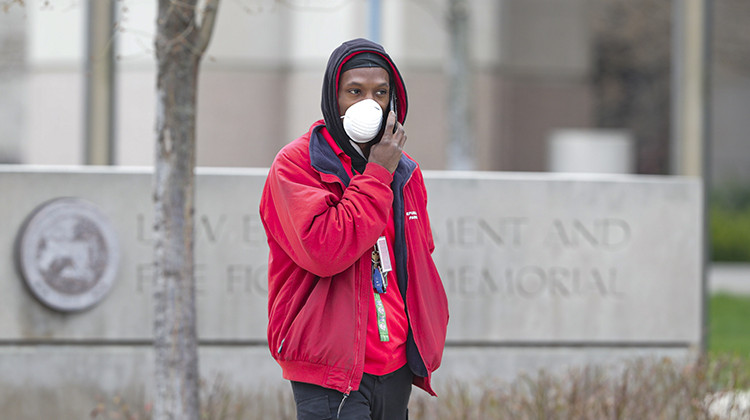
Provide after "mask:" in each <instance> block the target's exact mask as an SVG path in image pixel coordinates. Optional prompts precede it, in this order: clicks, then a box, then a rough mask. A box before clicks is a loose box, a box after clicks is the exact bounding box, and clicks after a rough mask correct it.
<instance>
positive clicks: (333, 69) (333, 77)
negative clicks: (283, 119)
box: [320, 38, 409, 172]
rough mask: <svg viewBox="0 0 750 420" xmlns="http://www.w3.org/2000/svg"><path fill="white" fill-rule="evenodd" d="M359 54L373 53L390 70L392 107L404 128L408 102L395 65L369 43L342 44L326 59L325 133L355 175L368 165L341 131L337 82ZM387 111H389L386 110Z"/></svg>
mask: <svg viewBox="0 0 750 420" xmlns="http://www.w3.org/2000/svg"><path fill="white" fill-rule="evenodd" d="M362 52H373V53H376V54H379V55H381V56H382V57H383V58H385V59H386V61H387V62H388V64H390V66H391V71H390V72H389V73H390V74H391V77H392V80H391V83H392V85H393V86H392V87H391V95H393V96H392V100H391V103H395V104H396V117H397V119H398V121H399V122H400V123H401V124H403V123H404V122H405V121H406V111H407V110H408V107H409V105H408V100H407V96H406V86H405V84H404V79H403V77H401V73H400V72H399V71H398V68H397V67H396V64H394V63H393V60H391V57H390V56H389V55H388V53H386V52H385V49H384V48H383V47H382V46H380V45H379V44H376V43H374V42H372V41H369V40H367V39H363V38H357V39H353V40H351V41H347V42H344V43H343V44H341V45H340V46H339V47H338V48H336V49H335V50H333V52H332V53H331V56H330V57H329V59H328V66H327V67H326V72H325V75H324V77H323V93H322V95H321V101H320V108H321V110H322V111H323V119H324V120H325V123H326V129H327V130H328V132H329V133H330V134H331V136H333V139H334V140H335V141H336V144H338V145H339V147H341V149H342V150H343V151H344V152H346V154H347V155H349V157H351V158H352V162H353V164H354V168H355V169H356V170H357V171H358V172H362V171H364V166H365V165H366V164H367V162H366V161H365V160H364V158H362V156H360V155H359V153H357V152H356V151H355V150H354V147H353V146H352V145H351V143H349V136H348V135H347V134H346V132H345V131H344V124H343V123H342V121H341V114H340V113H339V102H338V81H339V76H340V73H341V66H342V65H343V64H344V63H345V62H346V61H347V60H349V59H350V58H351V57H352V56H354V55H356V54H359V53H362ZM386 111H390V105H389V109H388V110H386Z"/></svg>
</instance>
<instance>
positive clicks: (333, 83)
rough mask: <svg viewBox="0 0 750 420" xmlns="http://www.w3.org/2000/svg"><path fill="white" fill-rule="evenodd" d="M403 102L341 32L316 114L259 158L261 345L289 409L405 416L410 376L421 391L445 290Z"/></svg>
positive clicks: (435, 352) (373, 51) (378, 59)
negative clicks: (264, 257)
mask: <svg viewBox="0 0 750 420" xmlns="http://www.w3.org/2000/svg"><path fill="white" fill-rule="evenodd" d="M407 106H408V102H407V96H406V87H405V85H404V81H403V79H402V77H401V74H400V73H399V71H398V69H397V68H396V65H395V64H394V63H393V61H392V60H391V58H390V57H389V56H388V54H387V53H386V52H385V50H384V49H383V47H381V46H380V45H378V44H375V43H373V42H370V41H367V40H364V39H355V40H351V41H348V42H345V43H344V44H342V45H341V46H340V47H338V48H337V49H336V50H334V51H333V53H332V54H331V57H330V59H329V61H328V66H327V68H326V72H325V77H324V80H323V94H322V101H321V108H322V111H323V118H324V119H323V120H320V121H317V122H315V123H314V124H313V125H312V126H311V127H310V130H309V131H308V132H307V133H306V134H305V135H303V136H302V137H300V138H298V139H297V140H295V141H293V142H292V143H290V144H288V145H287V146H285V147H284V148H283V149H282V150H281V151H280V152H279V154H278V155H277V156H276V158H275V159H274V162H273V164H272V165H271V169H270V172H269V174H268V179H267V180H266V185H265V188H264V190H263V195H262V198H261V203H260V214H261V219H262V220H263V226H264V227H265V230H266V235H267V237H268V245H269V248H270V255H269V264H268V298H269V301H268V343H269V348H270V350H271V353H272V354H273V357H274V358H275V359H276V361H277V362H278V363H279V365H281V368H282V371H283V375H284V378H286V379H288V380H290V381H291V383H292V390H293V392H294V397H295V401H296V403H297V418H298V419H327V418H341V419H388V420H396V419H406V418H407V404H408V402H409V397H410V394H411V385H412V384H415V385H417V386H418V387H420V388H423V389H424V390H426V391H427V392H429V393H430V394H432V395H435V393H434V391H433V390H432V387H431V385H430V376H431V373H432V372H433V371H434V370H435V369H437V368H438V366H439V365H440V361H441V358H442V353H443V347H444V345H445V332H446V327H447V324H448V302H447V299H446V295H445V290H444V288H443V285H442V282H441V280H440V277H439V275H438V272H437V269H436V268H435V265H434V263H433V261H432V257H431V253H432V250H433V248H434V244H433V240H432V232H431V230H430V223H429V218H428V216H427V210H426V203H427V198H426V191H425V186H424V181H423V179H422V173H421V171H420V170H419V166H418V165H417V163H416V162H415V161H414V160H412V159H411V158H410V157H409V156H407V155H406V154H405V153H403V151H402V149H403V146H404V143H405V142H406V133H405V131H404V127H403V123H404V121H405V119H406V111H407Z"/></svg>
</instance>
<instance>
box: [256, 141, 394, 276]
mask: <svg viewBox="0 0 750 420" xmlns="http://www.w3.org/2000/svg"><path fill="white" fill-rule="evenodd" d="M391 180H392V175H391V174H390V172H388V170H386V169H385V168H383V167H382V166H380V165H377V164H372V163H371V164H368V165H367V168H366V169H365V171H364V173H363V174H361V175H357V176H355V177H353V178H352V180H351V182H350V183H349V186H348V187H347V188H346V189H345V190H344V193H343V195H340V194H338V193H336V192H333V191H331V190H330V189H328V188H326V186H325V185H324V184H323V183H322V182H321V180H320V177H319V174H318V173H317V172H315V171H313V170H312V168H310V167H309V165H308V164H307V163H306V162H304V161H303V162H302V163H297V162H296V161H295V159H291V158H290V157H289V156H288V155H286V154H283V153H280V154H279V156H277V158H276V160H275V161H274V163H273V165H272V166H271V170H270V172H269V175H268V179H267V180H266V186H265V188H264V191H263V197H262V200H261V217H262V219H263V223H264V224H265V225H266V231H267V232H268V234H269V235H270V236H272V237H273V240H275V241H276V242H277V243H278V244H279V246H280V247H281V248H282V249H283V250H284V251H285V253H286V254H287V255H288V256H289V257H290V258H291V259H292V260H293V261H294V262H295V264H297V265H298V266H300V267H302V268H303V269H305V270H307V271H309V272H311V273H313V274H315V275H318V276H320V277H328V276H333V275H334V274H337V273H340V272H342V271H344V270H345V269H347V268H348V267H349V266H351V265H352V264H354V263H355V262H356V261H357V260H358V259H359V258H360V257H361V256H362V254H363V253H364V252H366V251H367V250H368V249H369V248H370V247H372V245H373V244H374V243H375V241H376V240H377V238H378V236H379V235H380V234H381V233H382V232H383V229H385V225H386V223H387V221H388V215H389V212H390V209H391V206H392V203H393V192H392V191H391V187H390V183H391Z"/></svg>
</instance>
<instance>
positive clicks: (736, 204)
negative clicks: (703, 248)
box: [709, 186, 750, 262]
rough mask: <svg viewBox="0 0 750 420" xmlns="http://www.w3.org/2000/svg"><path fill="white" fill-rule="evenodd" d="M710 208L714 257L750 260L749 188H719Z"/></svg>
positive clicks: (712, 196) (713, 195)
mask: <svg viewBox="0 0 750 420" xmlns="http://www.w3.org/2000/svg"><path fill="white" fill-rule="evenodd" d="M709 211H710V215H709V216H710V221H711V227H710V229H711V254H712V260H713V261H730V262H750V188H749V187H747V186H742V187H740V186H727V187H723V188H720V189H717V190H716V191H714V192H713V193H712V194H711V201H710V207H709Z"/></svg>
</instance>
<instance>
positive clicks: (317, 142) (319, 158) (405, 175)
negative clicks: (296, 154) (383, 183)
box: [310, 124, 417, 191]
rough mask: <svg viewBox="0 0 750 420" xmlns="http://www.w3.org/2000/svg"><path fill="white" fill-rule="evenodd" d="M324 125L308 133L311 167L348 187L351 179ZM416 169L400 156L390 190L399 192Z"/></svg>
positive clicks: (411, 162)
mask: <svg viewBox="0 0 750 420" xmlns="http://www.w3.org/2000/svg"><path fill="white" fill-rule="evenodd" d="M324 127H325V125H322V124H316V125H313V127H312V128H311V130H310V131H311V132H310V163H311V165H312V167H313V168H314V169H315V170H316V171H318V172H320V173H321V174H328V175H333V176H334V177H335V178H336V179H337V180H338V182H340V183H341V184H342V185H343V186H344V187H347V186H349V182H351V177H350V176H349V171H347V169H346V168H345V167H344V165H343V164H342V163H341V158H339V156H338V155H337V154H336V152H335V151H334V150H333V149H332V148H331V145H330V144H329V143H328V141H327V140H326V138H325V134H323V132H322V129H323V128H324ZM416 168H417V163H416V162H415V161H414V160H412V159H411V158H409V157H407V156H406V154H403V155H401V160H400V161H399V163H398V167H397V168H396V171H395V172H394V173H393V182H392V183H391V188H392V189H393V190H394V191H400V190H401V189H402V188H404V186H405V185H406V183H407V182H408V181H409V179H411V175H412V173H414V170H415V169H416Z"/></svg>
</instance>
